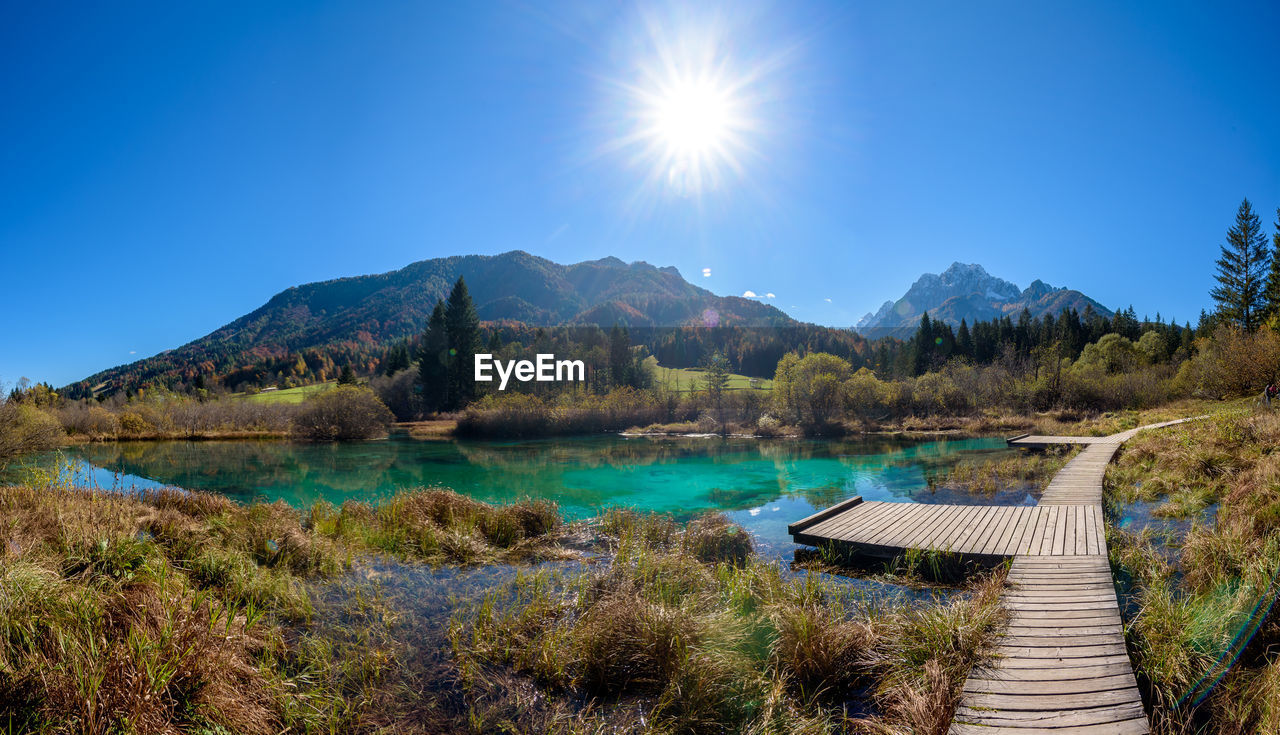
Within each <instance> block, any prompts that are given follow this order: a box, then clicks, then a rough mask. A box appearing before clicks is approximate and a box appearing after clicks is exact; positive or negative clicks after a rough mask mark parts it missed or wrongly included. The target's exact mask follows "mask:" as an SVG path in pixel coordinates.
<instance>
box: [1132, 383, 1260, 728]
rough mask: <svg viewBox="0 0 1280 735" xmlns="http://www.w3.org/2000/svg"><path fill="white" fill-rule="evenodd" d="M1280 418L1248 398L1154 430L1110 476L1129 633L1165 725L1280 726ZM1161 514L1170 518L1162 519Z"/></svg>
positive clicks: (1156, 715) (1156, 718) (1159, 722)
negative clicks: (1147, 520) (1134, 522)
mask: <svg viewBox="0 0 1280 735" xmlns="http://www.w3.org/2000/svg"><path fill="white" fill-rule="evenodd" d="M1277 446H1280V416H1278V415H1277V414H1276V413H1274V412H1271V411H1267V410H1261V411H1255V410H1252V409H1249V408H1245V409H1242V410H1237V411H1234V412H1229V413H1224V414H1220V415H1218V416H1215V417H1213V418H1212V419H1209V420H1205V421H1199V422H1192V423H1189V424H1183V425H1179V426H1174V427H1169V428H1166V429H1161V430H1156V431H1150V432H1143V433H1142V434H1139V435H1138V436H1136V437H1135V438H1134V439H1132V440H1131V441H1130V442H1128V443H1127V444H1126V445H1125V446H1124V448H1123V449H1122V451H1121V454H1120V456H1119V458H1118V460H1117V462H1116V463H1115V464H1114V465H1113V466H1112V467H1111V468H1110V469H1109V471H1108V474H1107V485H1108V487H1107V496H1108V501H1109V503H1111V505H1112V512H1113V513H1116V514H1126V513H1129V514H1138V515H1139V516H1141V515H1142V514H1144V513H1146V514H1149V515H1150V516H1153V517H1154V518H1155V519H1156V523H1155V524H1154V526H1153V527H1149V528H1147V529H1146V530H1144V531H1143V532H1140V533H1135V532H1126V531H1121V530H1115V529H1112V530H1111V531H1110V532H1109V545H1110V549H1111V557H1112V564H1113V566H1114V567H1116V569H1117V573H1118V576H1119V578H1120V579H1123V580H1126V581H1128V582H1129V585H1130V586H1129V589H1128V594H1127V595H1126V597H1127V600H1128V612H1129V615H1128V617H1129V624H1128V626H1127V631H1126V633H1127V637H1128V642H1129V647H1130V652H1131V655H1132V658H1133V662H1134V666H1135V671H1136V673H1137V674H1138V678H1139V681H1140V683H1141V684H1142V686H1143V687H1144V689H1145V690H1146V694H1147V700H1148V701H1149V702H1150V703H1152V705H1153V712H1152V722H1153V726H1154V727H1155V728H1156V731H1157V732H1159V733H1183V732H1204V733H1232V734H1234V733H1253V732H1277V731H1280V656H1278V655H1277V653H1276V651H1277V645H1280V620H1278V619H1277V616H1276V611H1275V610H1273V608H1272V605H1273V603H1274V601H1275V597H1276V594H1277V591H1278V590H1277V584H1276V582H1277V573H1280V455H1277V454H1276V453H1275V452H1274V450H1275V448H1276V447H1277ZM1161 519H1163V522H1162V521H1161Z"/></svg>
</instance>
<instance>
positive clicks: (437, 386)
mask: <svg viewBox="0 0 1280 735" xmlns="http://www.w3.org/2000/svg"><path fill="white" fill-rule="evenodd" d="M448 365H449V334H448V332H447V331H446V330H445V324H444V302H443V301H437V302H436V308H435V309H433V310H432V311H431V318H430V319H428V320H427V331H426V333H425V334H423V335H422V347H420V348H419V350H418V382H419V383H421V384H422V407H423V408H424V409H425V410H427V411H439V410H441V409H442V408H444V404H445V400H446V399H447V398H448V393H449V385H448V376H449V370H448Z"/></svg>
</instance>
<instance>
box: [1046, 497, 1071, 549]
mask: <svg viewBox="0 0 1280 735" xmlns="http://www.w3.org/2000/svg"><path fill="white" fill-rule="evenodd" d="M1057 511H1058V517H1057V519H1056V520H1055V522H1054V527H1053V551H1052V552H1050V553H1052V554H1053V555H1054V556H1062V554H1063V553H1064V549H1063V544H1064V543H1065V542H1066V539H1067V517H1068V516H1070V515H1071V506H1069V505H1063V506H1058V508H1057Z"/></svg>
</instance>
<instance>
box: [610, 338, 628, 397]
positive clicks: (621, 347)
mask: <svg viewBox="0 0 1280 735" xmlns="http://www.w3.org/2000/svg"><path fill="white" fill-rule="evenodd" d="M609 379H610V380H611V381H612V382H613V385H614V387H615V388H616V387H618V386H623V385H630V384H631V335H630V334H628V333H627V330H626V328H625V327H620V326H618V325H616V324H615V325H613V329H610V330H609Z"/></svg>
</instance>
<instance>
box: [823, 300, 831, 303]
mask: <svg viewBox="0 0 1280 735" xmlns="http://www.w3.org/2000/svg"><path fill="white" fill-rule="evenodd" d="M823 301H825V302H827V303H828V304H829V303H831V299H823Z"/></svg>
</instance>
